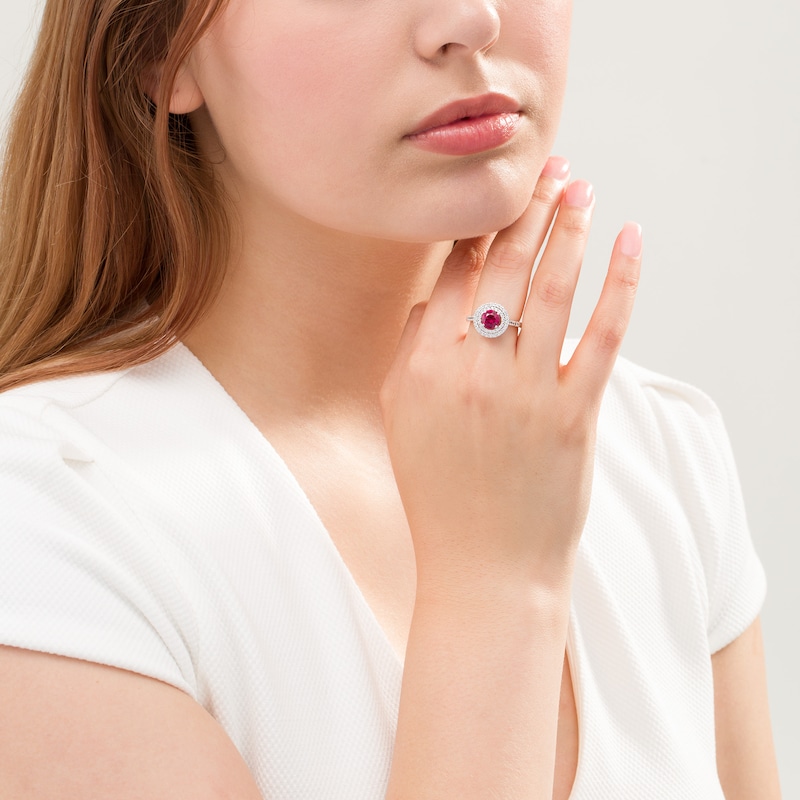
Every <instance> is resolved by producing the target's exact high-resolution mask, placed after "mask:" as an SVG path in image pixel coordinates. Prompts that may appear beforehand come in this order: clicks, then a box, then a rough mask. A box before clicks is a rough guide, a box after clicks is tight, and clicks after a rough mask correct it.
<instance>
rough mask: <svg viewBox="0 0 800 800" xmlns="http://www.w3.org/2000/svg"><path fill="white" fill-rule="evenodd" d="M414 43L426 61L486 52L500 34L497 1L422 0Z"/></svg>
mask: <svg viewBox="0 0 800 800" xmlns="http://www.w3.org/2000/svg"><path fill="white" fill-rule="evenodd" d="M420 7H422V8H424V11H422V12H421V13H420V21H419V24H418V26H417V28H416V31H415V36H414V44H415V47H416V50H417V52H418V53H419V55H420V56H421V57H422V58H424V59H425V60H426V61H436V60H438V59H440V58H442V57H443V56H445V55H446V54H451V53H452V54H453V55H455V53H461V54H463V55H473V54H475V53H478V52H485V51H486V50H488V49H489V48H490V47H492V45H493V44H494V43H495V42H496V41H497V38H498V37H499V35H500V15H499V14H498V12H497V7H496V0H422V2H421V3H420Z"/></svg>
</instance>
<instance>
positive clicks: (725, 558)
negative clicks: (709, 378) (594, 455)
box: [598, 358, 766, 652]
mask: <svg viewBox="0 0 800 800" xmlns="http://www.w3.org/2000/svg"><path fill="white" fill-rule="evenodd" d="M598 469H599V470H600V471H601V472H602V473H603V475H604V477H605V478H606V479H607V482H608V483H609V484H612V485H615V486H617V487H620V494H621V495H622V494H624V495H625V502H626V503H627V504H628V505H629V506H635V507H636V510H637V512H638V516H639V519H640V520H641V527H642V530H643V531H644V535H646V536H648V537H649V539H651V540H653V542H654V547H656V548H659V547H662V545H663V542H665V541H668V540H671V539H673V538H674V539H675V540H676V541H678V540H679V539H680V540H684V541H685V542H686V543H688V544H689V545H690V546H691V550H692V551H693V553H694V555H695V558H696V561H697V563H698V564H699V566H700V568H701V572H702V576H703V583H704V586H705V594H706V598H707V612H708V637H709V645H710V648H711V651H712V652H714V651H716V650H719V649H720V648H721V647H724V646H725V645H726V644H727V643H728V642H730V641H732V640H733V639H734V638H736V636H738V635H739V634H740V633H741V632H742V631H744V630H745V629H746V628H747V626H748V625H749V624H750V623H751V622H752V621H753V619H754V618H755V616H756V615H757V613H758V611H759V610H760V607H761V605H762V603H763V599H764V594H765V591H766V581H765V577H764V572H763V568H762V566H761V563H760V561H759V559H758V556H757V554H756V552H755V548H754V546H753V542H752V538H751V535H750V530H749V525H748V521H747V515H746V512H745V506H744V500H743V496H742V489H741V485H740V481H739V476H738V471H737V468H736V463H735V459H734V455H733V450H732V447H731V444H730V440H729V438H728V434H727V431H726V429H725V424H724V422H723V419H722V415H721V414H720V411H719V409H718V407H717V405H716V404H715V402H714V401H713V400H712V399H711V398H710V397H709V396H708V395H707V394H706V393H705V392H703V391H702V390H700V389H698V388H697V387H695V386H692V385H690V384H687V383H685V382H683V381H680V380H676V379H674V378H670V377H668V376H665V375H661V374H659V373H657V372H653V371H651V370H649V369H645V368H643V367H640V366H638V365H636V364H633V363H631V362H630V361H628V360H626V359H624V358H620V359H619V360H618V363H617V365H616V367H615V369H614V372H613V375H612V377H611V380H610V381H609V385H608V389H607V392H606V396H605V398H604V401H603V406H602V409H601V414H600V420H599V425H598ZM661 558H662V559H663V556H661Z"/></svg>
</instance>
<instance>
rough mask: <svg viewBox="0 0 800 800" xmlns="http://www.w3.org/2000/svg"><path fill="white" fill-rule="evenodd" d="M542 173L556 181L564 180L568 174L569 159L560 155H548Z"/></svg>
mask: <svg viewBox="0 0 800 800" xmlns="http://www.w3.org/2000/svg"><path fill="white" fill-rule="evenodd" d="M542 175H544V176H545V177H546V178H555V179H556V180H557V181H565V180H566V179H567V175H569V161H567V159H566V158H561V156H550V158H548V159H547V163H546V164H545V165H544V169H543V170H542Z"/></svg>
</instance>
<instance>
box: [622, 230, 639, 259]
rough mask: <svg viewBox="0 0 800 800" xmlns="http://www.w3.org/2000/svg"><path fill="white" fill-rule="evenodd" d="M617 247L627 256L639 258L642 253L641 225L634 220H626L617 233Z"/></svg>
mask: <svg viewBox="0 0 800 800" xmlns="http://www.w3.org/2000/svg"><path fill="white" fill-rule="evenodd" d="M619 249H620V252H621V253H622V255H624V256H628V258H639V256H640V255H641V254H642V226H641V225H638V224H637V223H635V222H626V223H625V225H623V227H622V233H621V234H620V235H619Z"/></svg>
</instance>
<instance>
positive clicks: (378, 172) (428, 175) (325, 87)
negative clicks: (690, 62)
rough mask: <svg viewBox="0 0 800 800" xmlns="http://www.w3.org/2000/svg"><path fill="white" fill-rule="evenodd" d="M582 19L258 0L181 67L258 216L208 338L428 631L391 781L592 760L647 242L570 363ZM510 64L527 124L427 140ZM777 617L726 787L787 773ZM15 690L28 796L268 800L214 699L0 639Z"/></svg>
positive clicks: (505, 81)
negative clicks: (597, 529) (618, 465)
mask: <svg viewBox="0 0 800 800" xmlns="http://www.w3.org/2000/svg"><path fill="white" fill-rule="evenodd" d="M569 17H570V7H569V4H568V3H567V2H564V0H536V1H535V2H529V1H526V2H522V0H510V1H509V2H503V3H499V2H495V1H494V0H411V2H407V3H397V2H396V0H371V2H369V3H364V2H361V1H360V0H359V1H358V2H356V0H337V2H327V1H326V2H319V0H270V2H266V0H233V2H232V3H231V5H230V6H229V8H228V9H227V11H226V12H225V14H224V16H223V17H222V18H221V20H220V21H219V22H218V23H217V24H216V25H215V26H214V27H213V28H212V30H211V31H210V33H209V34H208V35H207V36H206V37H205V38H204V39H203V41H202V42H201V43H200V45H199V46H198V47H197V49H196V51H195V52H194V53H193V55H192V57H191V58H190V60H189V62H188V63H187V65H186V68H185V70H184V71H183V72H182V73H181V76H180V78H179V81H178V84H177V85H176V87H175V91H174V93H173V94H172V95H171V96H170V97H168V98H166V97H159V93H158V87H157V86H154V87H153V96H154V97H157V98H158V100H159V102H169V103H170V104H171V108H172V110H173V111H176V112H183V113H191V114H192V115H193V122H194V125H195V127H196V130H197V131H198V135H199V138H200V142H201V147H202V148H203V150H204V151H205V152H206V153H207V155H208V156H209V158H211V159H212V160H213V161H214V163H215V164H216V169H217V172H218V175H219V178H220V180H221V181H222V182H223V184H224V185H225V187H226V189H227V193H228V195H229V197H230V204H231V209H230V210H231V215H232V219H233V220H234V221H235V233H236V243H237V246H236V248H235V250H234V253H233V256H232V259H231V263H230V264H229V265H228V272H227V279H226V284H225V287H224V289H223V292H222V295H221V297H220V299H219V302H218V303H217V305H216V306H215V308H214V309H213V310H212V312H211V313H210V314H209V315H208V317H207V318H206V319H205V320H204V321H203V322H202V323H201V324H200V325H199V326H198V327H197V329H196V330H195V331H194V332H193V333H192V334H191V335H190V337H189V338H188V339H187V341H186V343H187V345H188V346H189V347H190V348H191V349H192V350H193V351H194V352H195V353H196V354H197V355H198V356H199V357H200V358H201V360H202V361H203V362H204V363H205V364H206V366H207V367H208V368H209V369H210V370H211V372H212V373H213V374H214V375H215V376H216V377H217V379H218V380H220V382H221V383H222V384H223V385H224V386H225V387H226V389H227V390H228V391H229V392H230V394H231V395H232V396H233V397H234V399H236V401H237V402H238V403H239V405H240V406H241V407H242V409H243V410H244V411H245V412H246V413H247V414H248V415H249V416H250V418H251V419H252V420H253V422H254V423H255V424H256V425H257V426H258V427H259V428H260V429H261V430H262V432H263V433H264V435H265V436H266V437H267V438H268V439H269V440H270V441H271V442H272V444H273V445H274V446H275V448H276V449H277V450H278V452H279V453H280V454H281V456H282V457H283V458H284V459H285V461H286V462H287V464H288V466H289V467H290V469H291V470H292V471H293V472H294V474H295V476H296V477H297V479H298V481H299V482H300V484H301V486H303V488H304V489H305V490H306V492H307V494H308V495H309V498H310V500H311V501H312V503H313V504H314V506H315V507H316V509H317V511H318V512H319V514H320V517H321V518H322V520H323V522H324V523H325V525H326V527H327V528H328V531H329V532H330V535H331V537H332V538H333V540H334V542H335V543H336V545H337V547H338V548H339V550H340V552H341V553H342V556H343V558H344V560H345V562H346V563H347V565H348V567H349V568H350V570H351V572H352V573H353V576H354V577H355V579H356V581H357V582H358V583H359V585H360V587H361V588H362V591H363V592H364V595H365V597H366V599H367V601H368V602H369V603H370V605H371V607H372V609H373V611H374V612H375V615H376V617H377V618H378V620H379V622H380V623H381V625H382V626H383V628H384V630H385V631H386V634H387V636H388V638H389V639H390V641H391V642H392V644H393V646H394V647H395V649H396V650H397V651H398V653H400V654H404V656H405V671H404V682H403V690H402V698H401V705H400V715H399V727H398V733H397V739H396V744H395V755H394V761H393V765H392V772H391V777H390V783H389V788H388V792H387V797H388V798H390V800H400V799H401V798H403V799H405V798H414V800H423V799H424V798H434V797H435V798H441V797H460V798H464V799H465V800H470V799H471V798H486V797H488V796H491V797H505V798H526V800H531V799H533V798H537V799H538V798H547V799H548V800H549V798H551V797H555V798H557V799H558V800H566V798H567V797H568V795H569V791H570V788H571V785H572V780H573V778H574V773H575V765H576V759H577V751H578V735H577V718H576V715H575V706H574V696H573V692H572V685H571V680H570V675H569V669H568V664H567V663H566V662H565V640H566V630H567V620H568V609H569V596H570V589H571V581H572V570H573V565H574V557H575V551H576V548H577V545H578V542H579V538H580V534H581V530H582V526H583V522H584V519H585V515H586V511H587V504H588V496H589V488H590V482H591V465H592V455H593V444H594V435H595V433H594V432H595V423H596V416H597V411H598V407H599V403H600V398H601V397H602V393H603V390H604V388H605V384H606V381H607V380H608V376H609V374H610V372H611V369H612V367H613V363H614V359H615V357H616V354H617V352H618V349H619V347H620V345H621V342H622V337H623V335H624V331H625V327H626V325H627V321H628V319H629V316H630V313H631V308H632V304H633V298H634V294H635V288H636V284H637V280H638V271H639V264H640V260H641V237H640V233H639V229H638V226H636V225H633V224H628V225H626V226H625V228H624V229H623V231H622V233H621V234H620V237H619V238H618V239H617V241H616V243H615V244H614V247H613V251H612V255H611V259H610V264H609V270H608V278H607V281H606V284H605V287H604V289H603V292H602V294H601V297H600V298H599V301H598V304H597V308H596V310H595V313H594V315H593V317H592V321H591V323H590V325H589V327H588V329H587V332H586V334H585V336H584V337H583V339H582V341H581V343H580V344H579V346H578V348H577V350H576V351H575V355H574V356H573V357H572V359H571V361H570V362H569V364H568V365H566V366H563V367H562V366H560V365H559V359H558V357H559V352H560V349H561V343H562V341H563V338H564V335H565V331H566V325H567V318H568V314H569V308H570V304H571V300H572V295H573V292H574V288H575V284H576V281H577V279H578V274H579V271H580V266H581V260H582V256H583V251H584V247H585V243H586V238H587V236H588V231H589V227H590V220H591V214H592V209H593V206H594V197H593V193H592V191H591V187H590V186H589V185H588V184H586V183H585V182H583V181H575V182H572V183H570V182H569V176H568V166H567V165H566V162H564V161H563V160H559V159H551V160H549V161H548V160H547V154H548V153H549V151H550V147H551V145H552V141H553V138H554V136H555V130H556V124H557V120H558V115H559V112H560V104H561V98H562V96H563V89H564V81H565V74H566V59H567V49H568V34H569ZM490 90H492V91H501V92H503V93H505V94H508V95H511V96H513V97H516V98H517V99H518V100H519V102H520V106H521V108H522V111H523V117H522V125H521V128H520V131H519V133H518V134H517V136H515V137H514V139H512V141H511V142H509V143H508V144H507V145H504V146H503V147H501V148H498V149H497V150H494V151H490V152H487V153H484V154H479V155H477V156H470V157H465V158H455V157H443V156H441V155H437V154H432V153H427V152H423V151H421V150H419V149H417V148H415V147H414V146H413V145H412V144H411V143H409V141H408V140H407V139H405V138H404V137H405V135H406V134H407V133H410V132H411V131H413V130H414V129H415V127H416V126H417V125H418V123H419V121H420V120H421V119H423V118H424V117H425V116H427V115H428V114H430V113H431V112H433V111H435V110H436V109H438V108H440V107H441V106H442V105H444V104H446V103H449V102H450V101H452V100H454V99H457V98H463V97H470V96H475V95H477V94H482V93H484V92H486V91H490ZM557 210H558V215H557V217H556V220H555V224H554V227H553V230H552V234H551V236H550V238H549V242H548V245H547V247H546V249H545V251H544V254H543V256H542V258H541V262H540V264H539V266H538V268H537V270H536V272H535V274H534V275H532V272H533V263H534V259H535V257H536V254H537V253H538V252H539V250H540V248H541V245H542V242H543V241H544V238H545V235H546V232H547V230H548V228H549V226H550V225H551V223H552V222H553V218H554V215H555V214H556V211H557ZM497 231H499V233H495V232H497ZM456 239H458V240H459V241H458V243H457V244H456V246H455V247H453V244H452V243H453V240H456ZM531 277H532V278H533V282H532V285H531V287H532V288H531V292H530V295H529V296H528V294H527V288H528V285H529V282H530V281H531ZM487 300H499V301H500V302H502V303H503V304H504V305H505V306H506V308H507V309H508V310H509V312H510V313H511V316H512V318H513V319H519V318H520V315H521V314H522V313H523V311H524V312H525V313H526V320H527V321H526V323H525V325H524V327H523V329H522V332H521V334H520V335H519V337H514V336H513V335H509V334H506V335H504V336H503V337H502V338H501V339H499V340H496V341H489V340H486V339H484V338H482V337H480V336H479V335H478V334H477V333H476V332H475V331H474V330H472V329H471V326H470V325H469V324H468V323H467V322H466V320H465V317H466V315H467V314H469V313H470V312H471V311H472V309H473V308H475V307H476V306H477V305H479V304H480V303H482V302H485V301H487ZM295 314H296V315H297V316H298V317H302V320H300V319H298V320H297V321H296V322H294V324H293V315H295ZM276 317H277V319H278V320H279V321H281V322H285V321H288V322H289V324H288V325H281V326H280V330H276V324H275V323H276ZM286 364H291V365H292V369H291V370H285V369H283V367H284V365H286ZM277 374H280V375H281V380H280V381H276V380H274V378H273V376H274V375H277ZM421 453H424V455H425V458H420V454H421ZM487 460H488V461H489V462H491V463H492V464H494V465H495V467H496V468H495V469H494V470H491V471H487V470H486V469H483V468H481V464H483V463H485V462H486V461H487ZM531 520H535V521H536V525H535V530H534V531H533V532H531V531H530V528H531V525H530V521H531ZM376 531H379V532H380V535H376ZM486 531H491V532H492V533H491V535H487V533H486ZM758 641H759V640H758V630H757V627H754V628H753V629H751V630H750V631H748V632H747V633H746V634H744V635H743V636H742V637H741V638H740V639H739V640H737V642H735V643H734V644H732V645H730V646H729V647H728V648H726V649H725V650H724V651H722V652H721V653H720V654H717V655H716V656H714V658H713V663H714V675H715V680H716V686H717V688H716V700H717V704H716V709H717V730H718V739H719V758H718V763H719V765H720V774H721V777H722V781H723V785H724V789H725V792H726V797H728V800H734V799H735V798H739V797H742V798H743V797H753V796H758V797H764V798H768V800H771V799H772V798H776V797H778V796H779V790H778V788H777V779H776V777H775V767H774V756H773V755H772V751H771V748H770V747H769V746H768V745H767V744H765V743H768V742H771V738H770V733H769V722H768V715H767V712H766V690H765V688H764V687H765V681H764V676H763V656H762V654H761V651H760V648H759V646H758ZM509 665H513V666H511V667H509ZM499 674H502V675H503V680H502V681H501V682H500V683H497V681H496V676H497V675H499ZM487 687H491V692H487ZM743 687H747V691H744V688H743ZM744 695H746V697H744ZM489 697H491V701H489V699H488V698H489ZM0 703H2V704H3V708H4V717H5V718H6V720H7V721H8V724H7V725H5V726H3V727H2V728H1V729H0V775H2V776H7V775H10V776H12V777H11V778H5V779H4V780H7V781H8V780H10V781H12V783H11V784H10V786H9V788H8V791H6V792H5V793H4V796H10V797H14V798H16V797H26V798H32V800H38V798H45V797H51V796H55V795H56V794H58V795H59V796H69V797H76V798H81V797H94V796H97V795H98V794H104V795H109V796H111V795H113V796H114V797H116V798H120V800H127V799H128V798H131V799H132V798H136V797H143V796H146V797H148V798H159V797H162V796H163V797H164V798H167V797H169V798H172V797H184V796H186V797H189V796H191V797H196V798H200V800H203V799H204V798H221V797H231V798H236V800H255V798H258V796H259V795H258V791H257V789H256V787H255V785H254V784H253V781H252V778H250V776H249V774H248V772H247V768H246V767H245V765H244V763H243V762H242V760H241V758H240V757H239V755H238V753H237V752H236V751H235V749H234V748H233V747H232V745H231V743H230V742H229V741H228V739H227V737H226V736H225V735H224V733H223V732H222V731H221V729H220V728H219V726H218V725H217V724H216V722H215V721H214V720H213V719H211V717H210V716H208V714H206V712H205V711H204V710H203V709H201V708H200V707H199V706H197V705H196V704H194V703H193V702H192V701H191V700H189V699H188V698H187V697H186V696H185V695H183V694H182V693H181V692H179V691H178V690H176V689H174V688H172V687H169V686H166V685H164V684H161V683H159V682H157V681H154V680H151V679H147V678H144V677H142V676H138V675H133V674H131V673H126V672H122V671H119V670H114V669H111V668H107V667H102V666H98V665H93V664H88V663H83V662H76V661H71V660H69V659H63V658H59V657H56V656H48V655H43V654H37V653H29V652H25V651H18V650H11V649H8V648H0ZM154 719H157V720H158V724H153V722H152V720H154ZM12 731H13V734H12ZM165 754H166V755H165ZM531 754H535V756H533V757H532V756H531ZM42 764H47V765H48V767H49V766H50V765H55V766H54V767H53V768H52V769H50V768H48V769H47V770H43V769H42ZM87 764H90V765H91V768H90V769H87V767H86V765H87ZM143 765H147V768H146V769H143V768H142V766H143ZM743 786H744V787H747V789H746V790H743V789H741V788H740V787H743ZM3 788H4V789H5V788H6V787H3Z"/></svg>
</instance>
